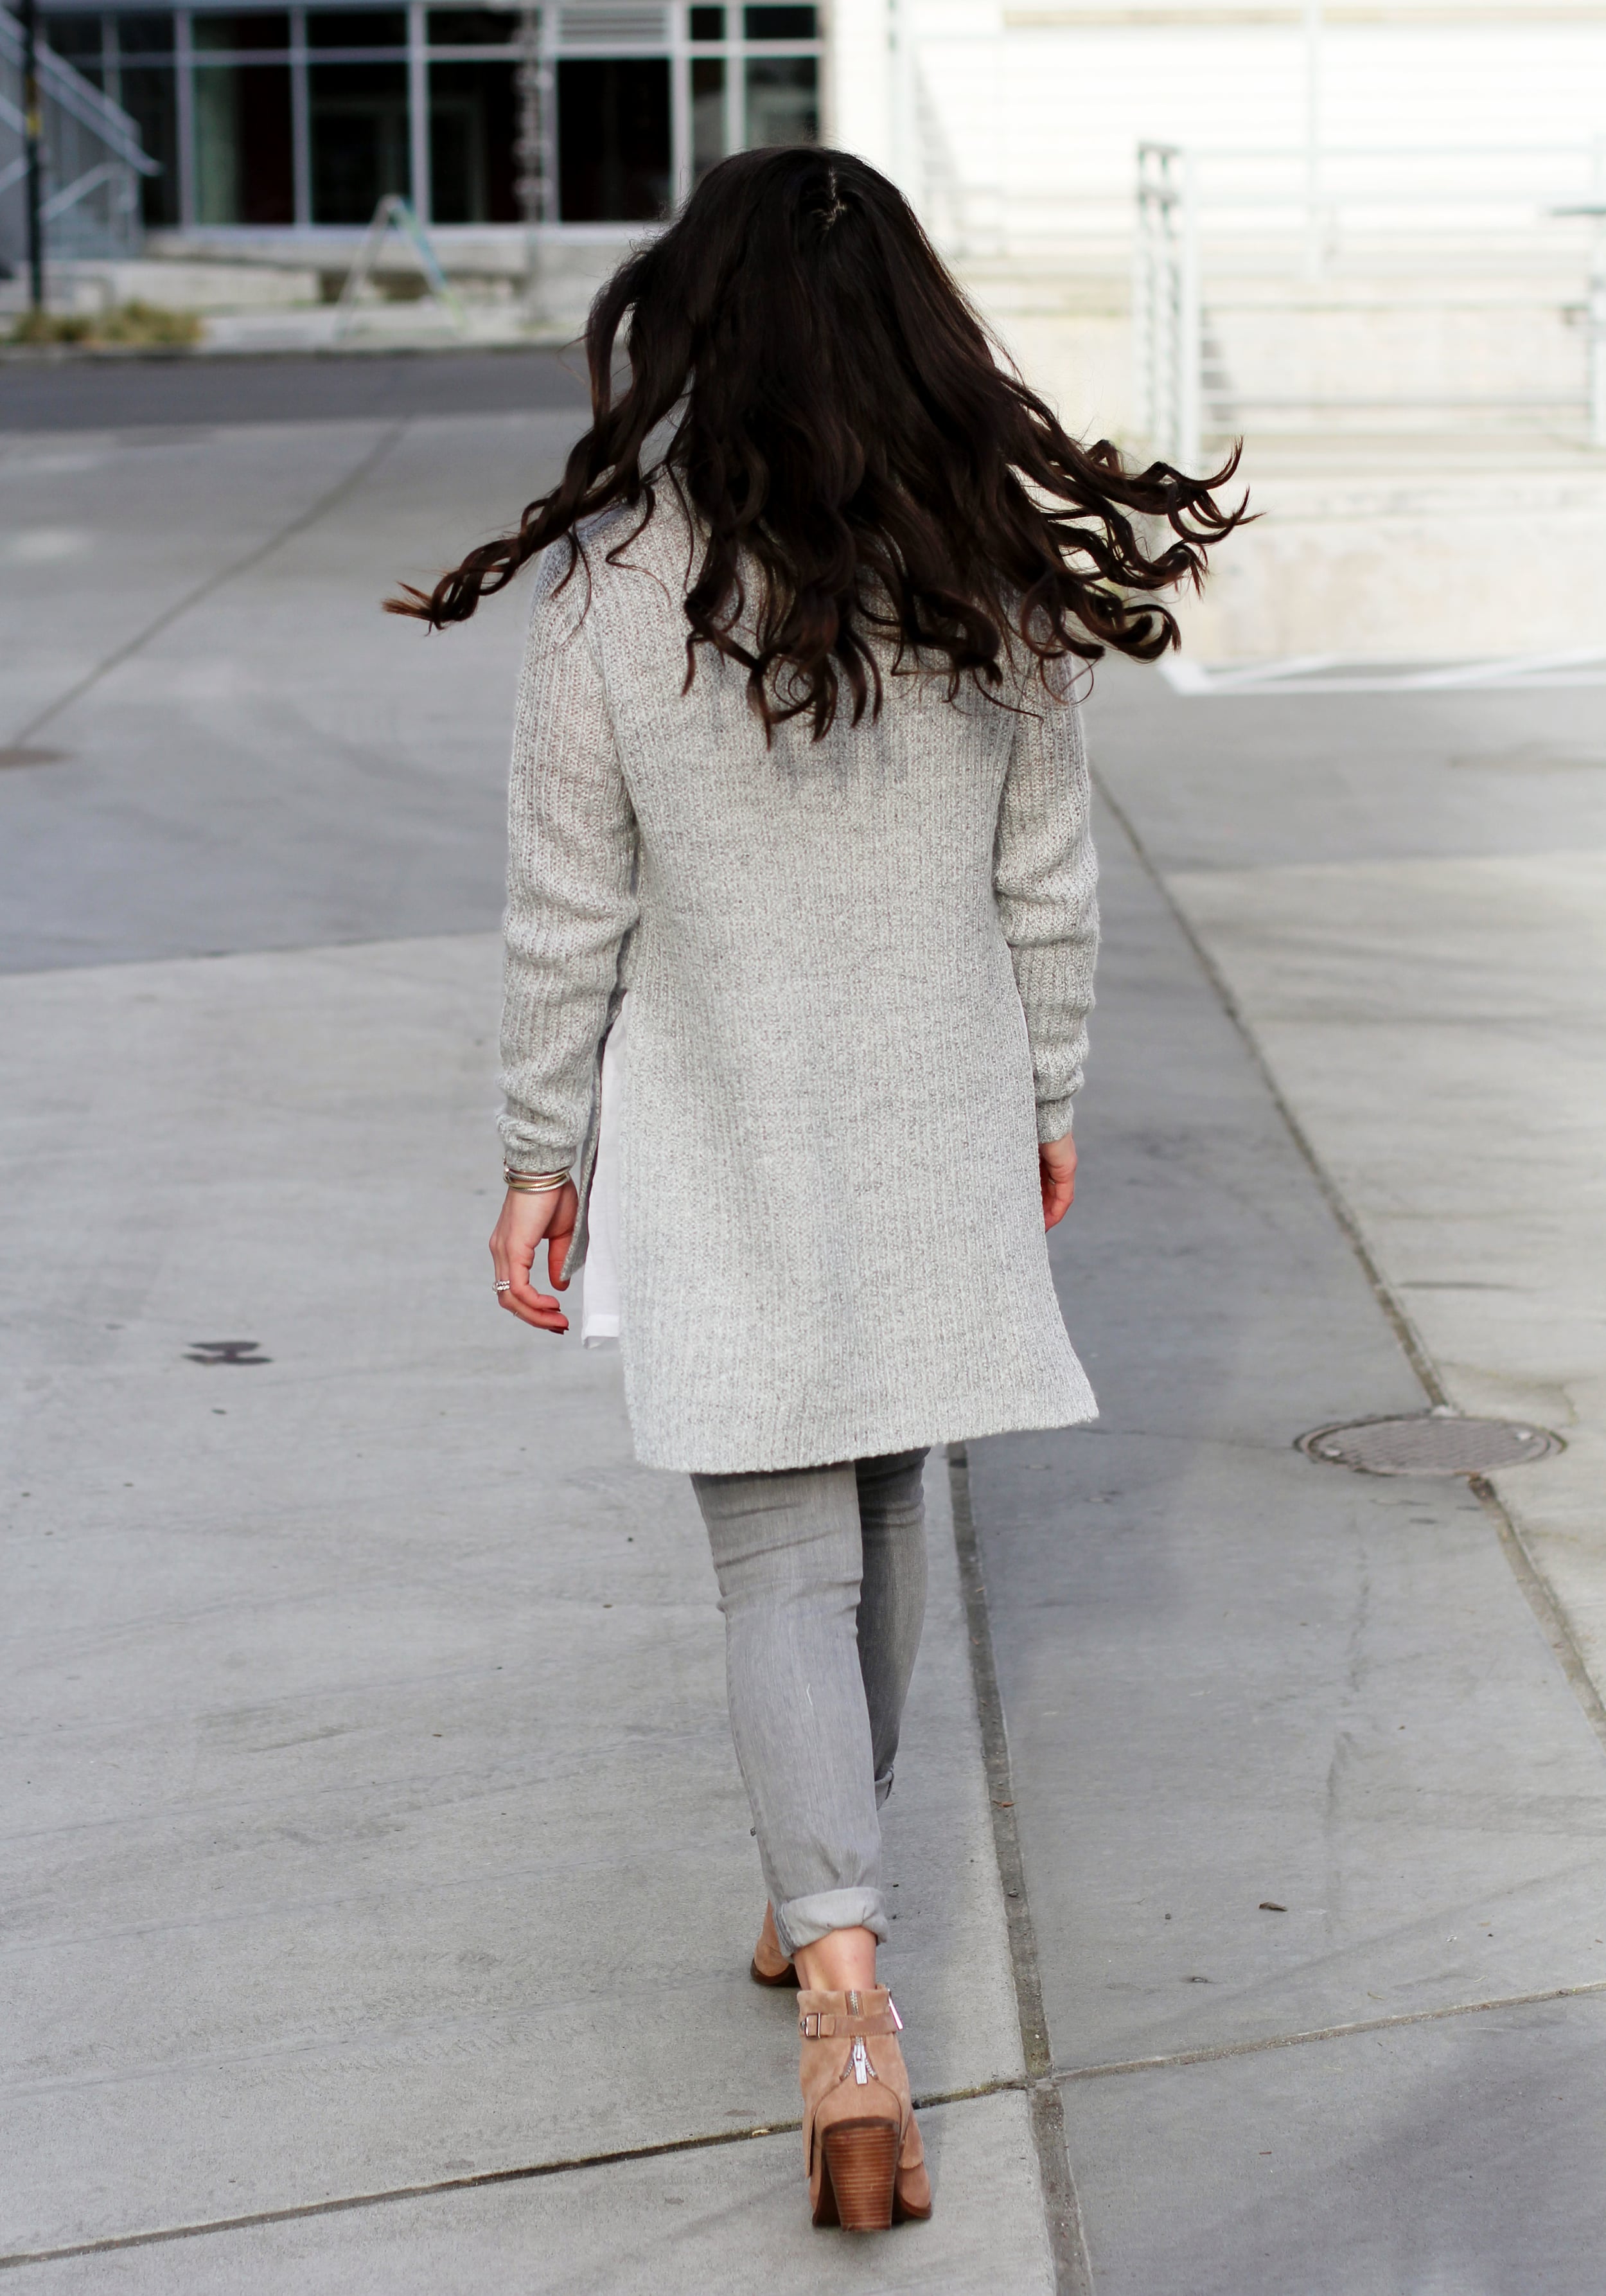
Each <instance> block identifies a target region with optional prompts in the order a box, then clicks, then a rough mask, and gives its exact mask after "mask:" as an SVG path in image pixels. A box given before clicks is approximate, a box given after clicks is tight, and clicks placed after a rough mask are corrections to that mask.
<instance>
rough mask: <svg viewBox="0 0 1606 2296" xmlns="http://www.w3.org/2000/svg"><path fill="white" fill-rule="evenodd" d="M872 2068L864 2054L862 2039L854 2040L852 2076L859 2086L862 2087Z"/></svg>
mask: <svg viewBox="0 0 1606 2296" xmlns="http://www.w3.org/2000/svg"><path fill="white" fill-rule="evenodd" d="M873 2071H875V2068H874V2066H873V2064H872V2063H871V2062H870V2060H869V2058H868V2057H867V2056H866V2055H865V2054H864V2043H863V2041H856V2042H855V2043H854V2045H853V2078H854V2079H855V2080H856V2081H857V2083H858V2085H859V2087H861V2088H863V2087H864V2086H865V2085H866V2083H867V2082H868V2080H869V2079H870V2076H871V2074H872V2073H873Z"/></svg>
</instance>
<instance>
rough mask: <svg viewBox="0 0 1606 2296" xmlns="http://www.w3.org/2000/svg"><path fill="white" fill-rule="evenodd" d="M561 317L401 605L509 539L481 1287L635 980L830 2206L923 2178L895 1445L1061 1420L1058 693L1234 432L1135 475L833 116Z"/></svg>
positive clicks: (646, 1389)
mask: <svg viewBox="0 0 1606 2296" xmlns="http://www.w3.org/2000/svg"><path fill="white" fill-rule="evenodd" d="M621 340H622V341H623V343H624V346H625V352H626V356H627V360H628V376H627V380H625V381H622V382H620V381H616V376H615V362H616V357H618V355H619V346H620V343H621ZM587 348H588V353H589V360H590V371H591V390H592V405H593V420H592V424H591V428H590V429H589V430H587V432H586V435H585V437H584V438H583V439H581V440H580V442H579V444H578V446H577V447H575V449H574V451H573V453H572V454H571V455H569V462H568V465H567V468H566V470H565V472H564V476H563V480H562V483H561V485H560V486H559V487H558V488H556V489H555V490H554V491H553V493H552V494H550V495H547V496H544V497H543V498H542V499H541V500H539V501H538V502H536V503H533V504H530V506H529V509H528V510H526V511H525V512H524V514H523V518H522V520H521V521H520V526H519V529H518V531H517V532H516V533H515V534H512V535H511V536H509V537H506V538H505V539H504V540H502V541H498V542H495V543H491V544H489V545H487V546H485V547H484V548H481V549H479V550H476V551H474V552H472V553H471V554H470V555H469V556H468V557H467V558H466V559H465V560H464V561H463V564H462V565H461V566H460V567H459V568H458V569H457V570H456V571H455V573H453V574H450V575H448V576H447V577H446V578H445V579H443V580H442V581H441V582H440V583H439V584H438V586H437V587H436V589H435V590H434V592H433V593H432V594H430V596H428V597H425V596H424V595H423V594H422V593H421V592H417V591H413V592H409V593H408V594H407V595H406V597H404V598H402V599H398V600H396V601H393V602H392V604H393V607H394V610H395V611H398V612H404V613H412V614H416V615H418V616H419V617H421V618H422V619H425V620H427V621H429V622H430V623H432V624H434V625H436V626H437V627H438V626H440V625H443V624H445V623H448V622H455V621H462V620H463V619H466V618H467V616H469V615H470V614H471V613H472V612H473V611H474V610H475V607H476V606H477V605H478V603H479V600H480V598H481V596H482V595H484V594H486V593H488V592H491V591H496V590H499V589H501V588H503V587H504V586H505V585H506V584H507V583H508V582H509V581H511V580H512V578H513V576H514V575H515V574H516V573H517V572H518V570H519V569H520V567H521V566H523V565H524V564H525V563H526V562H529V561H531V560H533V561H534V562H535V568H536V570H535V595H534V600H533V603H532V611H531V617H530V627H529V646H528V650H527V652H526V655H525V660H524V669H523V675H522V678H521V682H520V692H519V707H518V726H517V733H516V737H515V743H514V752H513V767H512V806H511V857H510V861H509V869H508V888H509V891H508V909H507V924H506V932H507V972H506V1009H505V1017H504V1026H503V1051H504V1070H505V1073H504V1087H505V1090H506V1095H507V1106H506V1111H505V1113H504V1117H503V1119H502V1137H503V1141H504V1148H505V1156H506V1171H505V1177H506V1181H507V1188H508V1194H507V1198H506V1201H505V1203H504V1207H503V1210H502V1214H501V1217H500V1218H499V1219H498V1221H497V1223H496V1234H495V1235H494V1236H493V1237H492V1240H491V1253H492V1257H493V1259H494V1260H495V1262H496V1278H495V1281H496V1292H497V1295H498V1297H499V1298H500V1300H501V1301H502V1304H503V1306H504V1307H505V1308H507V1309H508V1310H509V1311H510V1312H511V1313H512V1315H515V1316H520V1318H521V1319H522V1320H523V1321H524V1322H525V1323H527V1324H531V1325H533V1326H534V1327H535V1329H536V1330H537V1331H545V1332H553V1333H561V1332H564V1331H566V1330H567V1328H568V1324H567V1319H566V1317H565V1316H564V1314H563V1310H562V1308H561V1304H560V1302H559V1300H558V1299H557V1298H556V1297H555V1296H554V1295H555V1293H557V1292H561V1290H562V1289H563V1288H564V1286H565V1284H566V1283H567V1281H568V1278H569V1275H572V1273H573V1271H574V1269H575V1268H576V1267H578V1266H579V1265H580V1264H581V1262H582V1260H583V1259H584V1257H585V1251H586V1203H587V1198H588V1194H589V1192H590V1184H591V1174H592V1164H593V1158H594V1152H595V1144H596V1126H597V1111H598V1108H599V1104H600V1092H599V1075H600V1064H601V1058H602V1046H603V1045H604V1043H605V1041H606V1039H607V1037H608V1035H609V1031H610V1028H611V1026H612V1024H613V1022H614V1021H615V1018H616V1016H617V1014H618V1013H619V1008H620V1005H621V1004H622V1002H623V1000H624V999H625V997H626V995H627V994H628V999H629V1004H628V1020H629V1041H628V1047H627V1055H626V1057H625V1060H624V1062H623V1075H622V1083H621V1084H620V1086H619V1091H618V1093H617V1095H614V1094H613V1093H611V1092H610V1125H611V1124H612V1121H613V1119H612V1115H611V1110H612V1108H613V1106H614V1104H615V1100H616V1099H617V1105H618V1109H619V1118H618V1130H617V1137H616V1140H614V1141H610V1161H612V1160H614V1158H613V1150H614V1149H615V1147H617V1164H618V1170H619V1197H618V1218H619V1269H620V1275H619V1295H620V1298H619V1307H620V1320H621V1337H622V1346H623V1350H624V1371H625V1392H626V1397H627V1402H628V1406H629V1412H630V1423H631V1427H632V1431H633V1433H634V1436H635V1448H636V1454H637V1456H638V1457H639V1458H640V1459H641V1460H642V1461H643V1463H644V1464H646V1465H648V1466H651V1467H667V1468H676V1469H679V1470H682V1471H684V1472H689V1473H690V1475H691V1477H692V1482H693V1484H694V1486H695V1488H696V1493H697V1497H698V1500H699V1502H700V1504H701V1508H702V1512H703V1515H704V1517H705V1519H706V1521H707V1523H708V1529H709V1540H710V1542H711V1545H712V1549H713V1559H714V1568H715V1570H716V1573H717V1578H718V1582H719V1598H720V1607H721V1609H722V1611H723V1612H724V1614H725V1636H726V1652H727V1658H728V1669H729V1688H730V1704H731V1721H732V1727H733V1733H734V1736H735V1742H736V1751H737V1755H738V1757H739V1759H740V1761H741V1764H742V1775H743V1776H744V1778H745V1780H746V1783H747V1788H748V1792H749V1794H750V1798H751V1802H752V1810H753V1818H754V1824H755V1829H756V1832H757V1834H758V1845H759V1850H760V1854H761V1857H762V1860H763V1866H764V1874H765V1879H766V1882H767V1884H768V1889H769V1895H770V1906H769V1907H768V1908H767V1909H766V1915H765V1919H764V1925H763V1930H762V1932H761V1935H760V1939H759V1945H758V1953H757V1955H756V1956H755V1961H754V1967H753V1974H754V1975H755V1976H756V1977H758V1978H759V1979H760V1980H762V1981H764V1982H765V1983H766V1984H782V1983H787V1982H796V1983H797V1984H799V1986H800V1987H801V1991H800V1993H799V2030H800V2033H801V2036H802V2086H803V2112H804V2120H803V2143H804V2155H805V2161H806V2166H807V2175H808V2180H809V2193H810V2198H811V2201H812V2203H813V2210H814V2221H815V2223H816V2224H820V2225H829V2224H838V2223H840V2224H842V2225H844V2226H849V2227H852V2228H856V2229H866V2230H867V2229H871V2228H874V2227H879V2226H885V2225H888V2224H889V2223H891V2222H893V2221H894V2220H896V2219H897V2218H900V2217H923V2216H927V2215H929V2214H930V2207H931V2196H930V2185H929V2184H928V2182H927V2177H926V2172H925V2169H924V2167H923V2165H922V2153H921V2140H920V2132H919V2130H918V2128H916V2126H915V2122H914V2112H913V2110H912V2107H911V2104H910V2097H909V2082H908V2077H907V2075H906V2073H905V2069H904V2060H903V2054H902V2051H901V2048H900V2046H899V2042H898V2034H899V2031H900V2030H901V2026H900V2021H899V2019H898V2015H897V2010H896V2009H895V2008H894V2007H893V2005H892V2000H891V1997H890V1996H889V1994H888V1992H887V1991H886V1990H885V1989H884V1988H882V1987H881V1986H879V1985H878V1984H877V1983H876V1970H875V1956H876V1946H877V1943H878V1941H880V1940H882V1939H885V1937H886V1935H887V1929H888V1922H887V1900H886V1897H885V1895H884V1893H883V1889H882V1882H881V1831H880V1822H879V1817H878V1811H879V1808H880V1805H881V1802H882V1801H883V1800H885V1798H886V1795H887V1793H888V1792H889V1789H890V1787H891V1784H892V1773H893V1764H894V1760H895V1758H896V1756H897V1743H898V1726H899V1721H900V1718H901V1716H902V1713H903V1706H904V1699H905V1693H906V1691H907V1689H908V1686H909V1677H910V1673H911V1670H912V1669H913V1667H914V1653H915V1647H916V1644H917V1643H918V1641H919V1638H920V1630H921V1621H922V1611H923V1609H924V1603H925V1580H926V1562H925V1549H924V1545H923V1536H924V1533H923V1521H922V1501H921V1476H922V1465H923V1463H924V1460H925V1456H926V1452H927V1449H928V1447H930V1445H932V1444H940V1443H945V1442H951V1441H955V1440H961V1439H964V1438H965V1437H968V1436H979V1435H987V1434H992V1433H995V1432H997V1431H1002V1430H1004V1429H1009V1428H1024V1427H1065V1426H1072V1425H1075V1424H1077V1423H1078V1422H1081V1421H1083V1420H1086V1419H1089V1418H1091V1417H1092V1416H1093V1414H1094V1408H1095V1406H1094V1398H1093V1395H1092V1393H1091V1391H1090V1390H1089V1388H1088V1385H1087V1382H1086V1379H1085V1378H1084V1376H1083V1374H1082V1369H1081V1366H1080V1365H1079V1364H1078V1363H1077V1358H1076V1357H1075V1355H1074V1354H1073V1353H1072V1351H1071V1347H1070V1342H1069V1339H1068V1338H1067V1336H1066V1333H1065V1327H1064V1325H1063V1324H1062V1323H1061V1317H1060V1310H1059V1307H1058V1304H1057V1302H1056V1300H1055V1296H1054V1290H1053V1283H1052V1281H1051V1278H1050V1275H1049V1265H1048V1254H1047V1247H1046V1244H1045V1235H1044V1231H1045V1227H1052V1226H1053V1225H1054V1224H1055V1222H1056V1221H1058V1220H1059V1219H1061V1218H1062V1217H1063V1215H1064V1213H1065V1211H1066V1210H1067V1209H1068V1207H1069V1203H1070V1201H1071V1193H1072V1187H1073V1182H1074V1175H1075V1170H1076V1151H1075V1148H1074V1146H1073V1144H1072V1141H1071V1121H1070V1119H1071V1096H1072V1095H1073V1094H1074V1093H1075V1092H1076V1090H1077V1086H1078V1084H1079V1083H1080V1081H1081V1076H1082V1059H1083V1052H1084V1047H1085V1044H1086V1019H1087V1013H1088V1009H1089V1006H1090V1005H1091V1004H1092V1002H1093V995H1092V978H1093V965H1094V946H1095V941H1096V937H1097V923H1096V912H1095V906H1094V854H1093V847H1092V844H1091V842H1090V840H1089V836H1088V823H1087V812H1088V789H1087V775H1086V766H1085V763H1084V759H1083V751H1082V737H1081V734H1080V731H1079V729H1078V723H1077V710H1076V706H1075V703H1074V701H1072V699H1071V689H1072V686H1073V684H1074V682H1075V678H1076V676H1077V672H1078V670H1079V668H1080V667H1081V665H1083V664H1085V663H1087V662H1090V661H1092V660H1095V659H1096V658H1097V657H1098V656H1099V655H1100V654H1101V653H1102V651H1103V650H1104V648H1105V647H1107V646H1114V647H1116V648H1118V650H1119V651H1120V652H1123V653H1127V654H1132V655H1135V656H1136V657H1137V658H1138V659H1139V660H1152V659H1153V658H1154V657H1155V656H1157V655H1158V654H1159V653H1160V652H1163V650H1164V649H1165V647H1166V646H1167V645H1168V644H1174V643H1175V641H1176V628H1175V626H1174V624H1173V622H1172V619H1171V617H1170V615H1169V614H1168V612H1167V611H1165V609H1164V607H1163V606H1161V605H1159V604H1157V603H1152V601H1151V598H1148V597H1145V596H1144V595H1143V594H1153V593H1157V592H1161V591H1164V590H1166V589H1168V588H1170V587H1171V586H1175V585H1176V584H1177V583H1179V582H1182V581H1184V580H1190V579H1191V580H1194V581H1197V580H1198V579H1199V578H1200V575H1201V574H1202V572H1203V570H1204V562H1205V545H1207V544H1208V543H1210V542H1212V541H1214V540H1215V539H1217V537H1219V536H1221V535H1223V534H1225V533H1226V532H1227V531H1228V530H1229V529H1231V528H1232V527H1233V525H1235V524H1236V523H1237V521H1238V520H1239V518H1240V517H1241V515H1242V510H1241V507H1240V508H1239V509H1238V510H1233V511H1228V510H1223V509H1221V508H1219V507H1218V506H1217V503H1216V501H1215V500H1214V498H1213V496H1212V493H1211V489H1212V488H1215V487H1218V486H1220V485H1221V484H1222V483H1223V481H1224V480H1225V479H1226V478H1228V477H1229V476H1230V475H1231V472H1232V469H1233V464H1232V463H1229V464H1228V465H1227V467H1226V469H1225V470H1224V471H1221V472H1219V473H1217V476H1216V477H1215V478H1213V479H1210V480H1194V479H1190V478H1188V477H1186V476H1184V474H1182V473H1181V472H1179V471H1175V470H1173V469H1171V468H1170V467H1169V466H1168V465H1167V464H1165V463H1156V464H1154V465H1153V466H1152V467H1151V468H1150V469H1148V470H1145V471H1143V472H1142V473H1141V474H1140V473H1135V472H1133V471H1127V470H1126V469H1124V468H1123V467H1122V464H1121V463H1120V461H1119V458H1118V455H1116V453H1115V451H1114V449H1113V448H1112V447H1109V446H1107V445H1104V444H1100V445H1098V446H1094V447H1082V446H1080V445H1078V444H1077V442H1076V441H1075V440H1074V439H1071V438H1070V437H1069V436H1068V435H1067V433H1066V432H1065V431H1064V430H1061V427H1060V425H1059V423H1058V422H1056V421H1055V419H1054V417H1053V414H1051V412H1050V411H1049V409H1048V408H1047V406H1045V405H1044V403H1043V402H1042V400H1041V399H1039V398H1036V397H1034V396H1033V394H1032V393H1031V392H1030V391H1029V390H1028V389H1025V388H1024V387H1023V386H1022V384H1021V383H1020V381H1017V380H1016V379H1015V378H1014V376H1013V375H1012V373H1007V372H1005V371H1004V370H1003V369H1002V368H1001V367H1000V365H999V364H998V363H997V361H996V359H995V357H994V356H993V353H992V351H991V348H990V347H989V343H988V340H987V336H986V335H985V333H984V332H983V330H982V328H981V326H980V324H979V322H978V321H977V319H976V317H975V316H974V315H973V314H972V312H971V310H970V308H969V307H968V306H967V304H966V303H965V301H964V299H963V297H962V295H961V294H960V292H959V291H958V290H957V288H956V287H955V284H954V283H953V281H952V280H951V279H950V278H949V277H948V275H947V274H946V271H945V270H944V269H943V266H942V265H941V264H940V263H939V262H938V258H937V257H936V256H935V254H934V253H933V252H932V250H931V248H930V246H929V244H928V243H927V242H926V240H925V238H924V237H923V235H922V232H921V229H920V226H919V225H918V224H917V223H916V221H915V219H914V216H913V214H912V213H911V212H910V209H908V207H907V206H906V205H905V202H904V201H903V199H902V198H901V196H900V195H899V193H897V191H896V190H895V189H894V188H893V186H892V185H891V184H889V183H888V182H887V181H886V180H885V179H884V178H883V177H882V176H878V175H877V174H876V173H875V171H874V170H873V168H869V167H866V166H865V165H864V162H863V161H862V160H855V159H852V158H850V157H848V156H847V155H846V154H844V153H841V152H824V151H817V150H812V149H795V150H782V151H778V152H746V153H743V154H742V155H741V156H739V157H737V158H735V159H732V160H726V161H725V163H724V164H723V165H722V166H720V167H718V168H714V169H713V170H712V172H711V173H710V174H709V176H706V177H705V179H704V181H703V182H702V184H701V186H700V187H699V189H698V190H697V191H696V192H695V193H693V194H692V199H691V201H689V203H688V204H687V206H686V208H685V209H684V212H683V214H682V215H681V216H680V217H679V219H678V220H677V221H676V223H675V224H673V225H671V226H670V227H669V228H668V230H666V231H665V232H664V233H663V234H662V235H661V236H660V237H659V238H657V239H655V240H653V241H652V242H651V243H650V244H649V245H647V246H646V247H644V248H643V249H642V250H640V251H639V252H638V253H636V254H635V255H634V256H633V257H632V258H630V259H629V260H628V261H627V263H626V264H625V265H624V266H623V267H622V269H621V270H620V271H619V273H618V275H616V276H615V278H614V279H613V280H612V281H611V283H610V284H609V285H608V286H607V287H605V288H604V289H603V291H602V294H601V295H600V296H599V297H598V299H597V301H596V304H595V306H594V309H593V312H592V316H591V322H590V327H589V331H588V336H587ZM1139 519H1142V520H1147V521H1151V524H1150V525H1149V527H1148V528H1147V529H1142V528H1140V527H1139V525H1137V524H1136V523H1135V521H1137V520H1139ZM1145 533H1146V534H1147V535H1148V536H1150V537H1152V536H1153V535H1154V534H1156V533H1159V536H1160V540H1159V543H1158V544H1155V543H1153V542H1152V541H1151V540H1146V539H1145V538H1144V535H1145ZM542 1243H545V1245H546V1247H547V1252H548V1268H549V1271H550V1281H551V1283H552V1286H553V1291H552V1292H550V1293H547V1292H540V1291H537V1289H535V1288H534V1286H533V1284H532V1281H531V1275H532V1263H533V1262H534V1259H535V1257H536V1253H537V1248H538V1247H539V1246H540V1245H541V1244H542Z"/></svg>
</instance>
